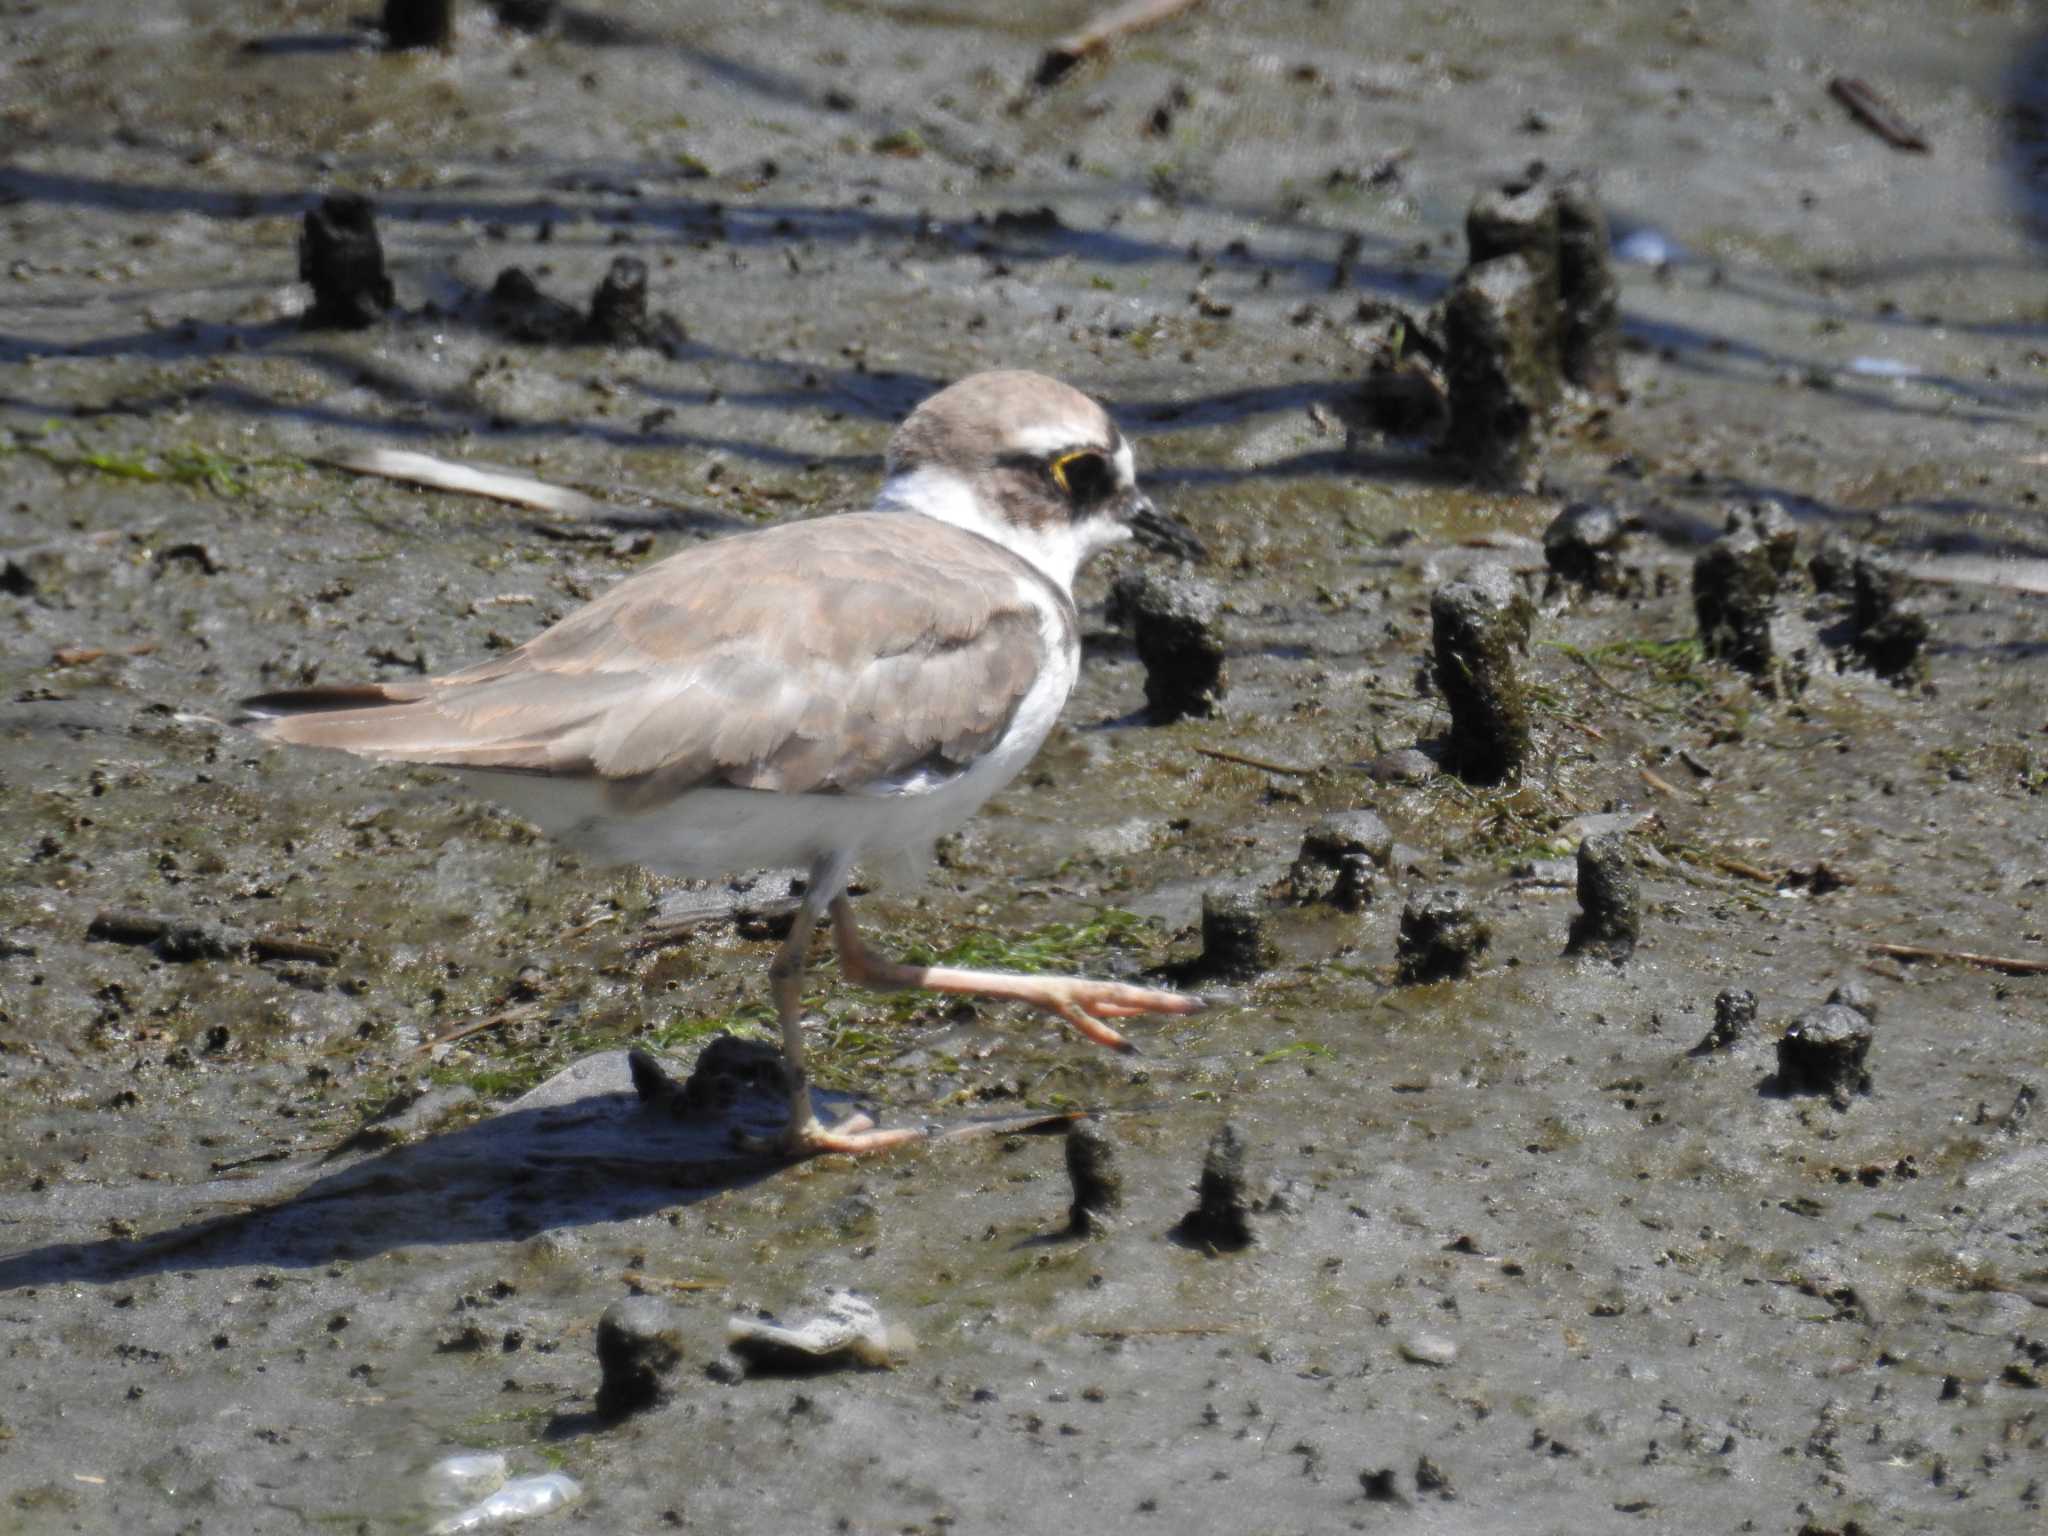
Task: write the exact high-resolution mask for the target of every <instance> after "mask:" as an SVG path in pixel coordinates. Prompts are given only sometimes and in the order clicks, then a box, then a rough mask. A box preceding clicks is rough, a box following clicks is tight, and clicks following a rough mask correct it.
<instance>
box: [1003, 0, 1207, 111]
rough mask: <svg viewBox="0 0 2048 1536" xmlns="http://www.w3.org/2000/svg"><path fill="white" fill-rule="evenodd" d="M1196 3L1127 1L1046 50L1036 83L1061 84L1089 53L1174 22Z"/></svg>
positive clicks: (1163, 0)
mask: <svg viewBox="0 0 2048 1536" xmlns="http://www.w3.org/2000/svg"><path fill="white" fill-rule="evenodd" d="M1194 3H1195V0H1125V3H1124V4H1122V5H1120V6H1118V7H1116V9H1115V10H1112V11H1107V12H1105V13H1104V14H1102V15H1100V16H1098V17H1096V18H1095V19H1094V20H1093V21H1091V22H1089V23H1087V25H1085V26H1083V27H1082V28H1081V29H1080V30H1079V31H1076V32H1069V33H1068V34H1067V35H1066V36H1065V37H1063V38H1061V39H1060V40H1059V41H1058V42H1056V43H1054V44H1053V45H1052V46H1051V47H1050V48H1048V49H1046V50H1045V55H1044V57H1043V58H1041V59H1040V60H1039V61H1038V73H1037V74H1036V75H1034V76H1033V77H1032V79H1033V82H1034V83H1035V84H1036V85H1038V86H1039V87H1040V88H1041V89H1042V88H1044V87H1045V86H1048V85H1057V84H1059V82H1060V81H1062V80H1064V79H1065V78H1066V77H1067V73H1068V72H1069V71H1070V70H1072V69H1073V67H1074V66H1075V65H1076V64H1078V63H1080V62H1081V61H1082V60H1083V59H1085V58H1087V57H1088V55H1089V54H1091V53H1099V52H1101V51H1102V50H1103V49H1104V48H1107V47H1108V46H1109V45H1110V44H1111V43H1113V42H1115V41H1116V40H1117V39H1118V38H1120V37H1124V36H1127V35H1129V34H1130V33H1132V32H1141V31H1143V30H1144V29H1145V28H1146V27H1152V26H1157V25H1158V24H1159V23H1160V22H1162V21H1168V20H1171V19H1172V18H1173V17H1175V16H1178V15H1179V14H1180V13H1181V12H1182V11H1184V10H1186V9H1188V7H1189V6H1191V5H1193V4H1194Z"/></svg>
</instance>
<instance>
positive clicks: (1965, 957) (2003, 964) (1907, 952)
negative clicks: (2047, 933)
mask: <svg viewBox="0 0 2048 1536" xmlns="http://www.w3.org/2000/svg"><path fill="white" fill-rule="evenodd" d="M1870 949H1871V952H1872V953H1874V954H1879V955H1890V956H1891V957H1892V958H1893V959H1894V960H1948V961H1952V962H1953V963H1955V964H1956V965H1981V966H1983V967H1984V969H1986V970H1987V971H2004V972H2005V973H2006V974H2007V975H2010V976H2048V960H2020V959H2015V958H2014V957H2012V956H2010V955H1980V954H1978V953H1977V952H1976V951H1974V950H1968V949H1934V948H1931V947H1929V946H1928V945H1925V944H1881V943H1873V944H1871V945H1870Z"/></svg>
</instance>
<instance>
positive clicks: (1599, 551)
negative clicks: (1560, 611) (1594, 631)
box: [1543, 501, 1636, 592]
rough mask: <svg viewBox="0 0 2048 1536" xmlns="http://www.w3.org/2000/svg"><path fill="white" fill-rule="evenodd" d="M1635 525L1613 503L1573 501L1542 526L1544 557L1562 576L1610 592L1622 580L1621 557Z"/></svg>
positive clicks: (1552, 568) (1585, 585) (1598, 590)
mask: <svg viewBox="0 0 2048 1536" xmlns="http://www.w3.org/2000/svg"><path fill="white" fill-rule="evenodd" d="M1635 526H1636V524H1635V519H1633V518H1631V517H1629V516H1628V515H1626V514H1625V513H1621V512H1617V511H1615V510H1614V509H1613V508H1612V507H1602V506H1596V505H1594V504H1593V503H1592V502H1590V501H1575V502H1573V503H1572V504H1571V505H1570V506H1568V507H1566V508H1565V509H1564V510H1563V511H1562V512H1560V513H1558V514H1557V516H1556V517H1554V518H1552V519H1551V520H1550V526H1549V527H1547V528H1545V529H1544V530H1543V559H1544V561H1545V563H1546V564H1548V565H1549V567H1550V568H1551V570H1553V571H1555V572H1556V573H1557V575H1558V576H1559V577H1560V578H1561V579H1562V580H1565V581H1569V582H1575V583H1577V584H1578V585H1579V586H1582V587H1591V588H1592V589H1593V590H1594V591H1596V592H1613V591H1615V590H1617V589H1618V588H1619V587H1620V586H1621V584H1622V578H1621V557H1622V555H1623V554H1624V553H1625V552H1626V550H1627V547H1628V536H1629V532H1630V530H1631V529H1633V528H1634V527H1635Z"/></svg>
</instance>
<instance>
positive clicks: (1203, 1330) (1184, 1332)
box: [1081, 1323, 1244, 1339]
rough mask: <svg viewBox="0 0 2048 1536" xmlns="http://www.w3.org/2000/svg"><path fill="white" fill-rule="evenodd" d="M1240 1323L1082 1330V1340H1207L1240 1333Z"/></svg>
mask: <svg viewBox="0 0 2048 1536" xmlns="http://www.w3.org/2000/svg"><path fill="white" fill-rule="evenodd" d="M1242 1332H1244V1325H1243V1324H1241V1323H1185V1324H1182V1325H1181V1326H1179V1327H1177V1328H1083V1329H1082V1330H1081V1337H1082V1338H1084V1339H1207V1338H1213V1337H1215V1336H1216V1335H1217V1334H1221V1333H1242Z"/></svg>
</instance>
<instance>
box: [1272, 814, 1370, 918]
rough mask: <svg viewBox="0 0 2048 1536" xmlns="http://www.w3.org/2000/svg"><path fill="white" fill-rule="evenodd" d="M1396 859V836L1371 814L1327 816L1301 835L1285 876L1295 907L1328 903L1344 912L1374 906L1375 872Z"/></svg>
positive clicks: (1288, 891)
mask: <svg viewBox="0 0 2048 1536" xmlns="http://www.w3.org/2000/svg"><path fill="white" fill-rule="evenodd" d="M1393 856H1394V834H1393V833H1392V832H1391V831H1389V830H1388V828H1387V824H1386V823H1385V822H1384V821H1382V820H1380V818H1379V817H1378V816H1377V815H1375V814H1374V813H1373V812H1371V811H1342V812H1339V813H1338V814H1337V815H1334V816H1325V817H1324V818H1323V819H1322V820H1321V821H1319V822H1317V823H1316V824H1315V825H1314V826H1312V827H1310V828H1309V829H1308V831H1306V832H1304V833H1303V834H1302V838H1301V852H1300V853H1298V854H1297V855H1296V856H1295V859H1294V868H1293V869H1292V870H1291V871H1289V873H1288V876H1287V893H1288V895H1289V896H1290V897H1292V898H1293V899H1294V900H1295V901H1297V902H1302V903H1308V902H1328V903H1329V904H1330V905H1331V906H1334V907H1339V908H1342V909H1343V910H1344V911H1346V912H1356V911H1358V910H1359V909H1360V908H1361V907H1365V906H1368V905H1370V903H1371V901H1372V890H1373V885H1374V883H1375V881H1376V879H1377V872H1378V871H1380V870H1383V869H1385V868H1386V867H1387V865H1388V863H1389V862H1390V861H1391V860H1392V858H1393Z"/></svg>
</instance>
